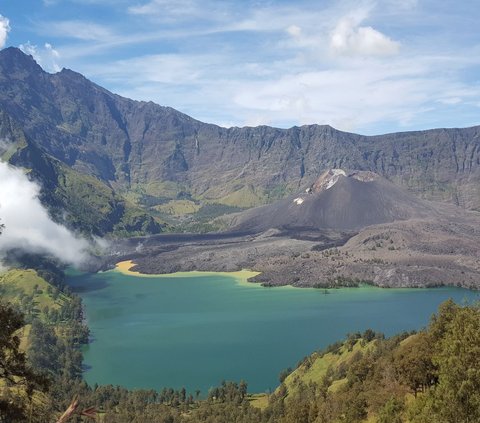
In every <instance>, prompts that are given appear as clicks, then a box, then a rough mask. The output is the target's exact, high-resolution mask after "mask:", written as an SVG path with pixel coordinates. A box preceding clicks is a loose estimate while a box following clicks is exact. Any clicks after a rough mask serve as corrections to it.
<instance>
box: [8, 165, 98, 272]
mask: <svg viewBox="0 0 480 423" xmlns="http://www.w3.org/2000/svg"><path fill="white" fill-rule="evenodd" d="M0 188H1V189H0V218H1V222H2V223H3V224H5V229H4V231H3V234H2V235H0V255H1V254H4V253H6V252H7V251H8V250H9V249H14V248H20V249H23V250H25V251H28V252H34V253H46V254H49V255H53V256H55V257H57V258H58V259H59V260H61V261H63V262H65V263H69V264H74V265H79V264H81V263H82V261H83V260H84V259H85V258H86V256H87V254H86V251H87V249H88V247H89V244H88V242H87V241H85V240H83V239H80V238H78V237H76V236H74V235H73V234H72V233H71V232H70V231H68V230H67V229H66V228H65V227H63V226H61V225H59V224H57V223H55V222H53V221H52V220H51V219H50V217H49V215H48V213H47V211H46V210H45V208H44V207H43V206H42V204H41V203H40V200H39V199H38V195H39V192H40V188H39V186H38V185H37V184H36V183H34V182H31V181H29V180H28V178H27V176H26V175H25V174H24V173H23V172H22V171H21V170H20V169H16V168H13V167H11V166H9V165H8V164H6V163H4V162H0Z"/></svg>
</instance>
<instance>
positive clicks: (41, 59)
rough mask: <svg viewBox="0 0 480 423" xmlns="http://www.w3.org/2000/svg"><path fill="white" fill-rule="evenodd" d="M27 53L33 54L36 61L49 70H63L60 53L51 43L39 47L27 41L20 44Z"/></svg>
mask: <svg viewBox="0 0 480 423" xmlns="http://www.w3.org/2000/svg"><path fill="white" fill-rule="evenodd" d="M18 47H19V48H20V50H22V51H23V52H24V53H25V54H29V55H31V56H32V57H33V58H34V59H35V61H36V62H37V63H38V64H39V65H40V66H41V67H42V68H43V69H45V70H46V71H47V72H59V71H60V70H61V67H60V65H59V64H58V60H59V59H60V53H59V52H58V51H57V50H56V49H54V48H53V46H52V45H51V44H50V43H45V44H44V45H43V47H38V46H36V45H33V44H31V43H30V41H27V42H26V43H25V44H20V45H19V46H18Z"/></svg>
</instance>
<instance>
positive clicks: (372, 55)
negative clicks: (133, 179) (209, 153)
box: [36, 0, 480, 133]
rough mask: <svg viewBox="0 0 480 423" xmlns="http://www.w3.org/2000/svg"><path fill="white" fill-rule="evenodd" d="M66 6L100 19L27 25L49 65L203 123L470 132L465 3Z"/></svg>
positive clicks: (474, 98)
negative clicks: (48, 53) (48, 50)
mask: <svg viewBox="0 0 480 423" xmlns="http://www.w3.org/2000/svg"><path fill="white" fill-rule="evenodd" d="M68 2H69V3H70V4H82V8H81V9H76V10H77V12H78V11H79V10H82V11H83V10H88V9H89V7H90V6H89V7H87V6H88V4H91V5H92V6H91V8H92V10H95V12H96V11H99V10H100V11H101V13H103V17H102V19H101V20H100V18H99V17H98V16H97V14H96V13H95V14H93V13H92V14H90V15H88V14H85V15H83V14H80V15H78V16H75V18H74V19H65V20H54V19H51V18H49V19H46V20H45V21H44V23H43V24H42V25H37V27H36V30H37V31H38V33H39V34H41V36H42V37H44V38H45V39H48V40H52V41H54V42H55V50H56V51H57V52H58V53H59V57H58V58H57V60H58V61H61V62H62V65H64V66H68V67H70V68H72V69H76V70H78V71H80V72H82V73H84V74H86V76H87V77H90V78H92V79H93V80H94V81H95V82H97V83H99V84H101V85H104V86H106V87H107V88H109V89H111V90H113V91H115V92H119V93H120V94H122V95H125V96H129V97H133V98H135V99H139V100H153V101H155V102H158V103H160V104H163V105H169V106H172V107H175V108H178V109H180V110H181V111H183V112H186V113H188V114H191V115H192V116H194V117H196V118H199V119H202V120H206V121H210V122H213V123H221V124H230V125H243V124H260V123H269V124H273V125H277V126H282V127H285V126H290V125H294V124H303V123H330V124H333V125H336V126H338V127H339V128H340V129H348V130H354V131H363V132H365V133H375V132H378V131H382V132H383V131H385V130H392V131H393V130H399V129H409V128H411V129H414V128H421V127H429V126H445V125H447V126H448V125H449V124H450V125H459V124H460V125H461V124H462V123H461V122H463V124H465V125H468V124H470V123H473V122H476V120H475V119H476V117H475V116H476V115H477V113H478V107H477V106H476V105H477V104H480V97H479V92H478V82H477V78H476V76H475V75H478V71H480V63H479V60H478V57H480V55H479V54H478V53H479V51H478V50H479V47H478V46H480V36H478V35H476V32H475V30H474V29H475V28H476V22H477V20H476V19H475V15H476V14H477V15H479V14H480V12H478V11H477V9H476V8H475V7H474V6H473V5H472V4H471V3H470V2H465V3H462V4H458V3H454V2H453V1H452V2H451V1H450V0H446V2H445V3H442V4H441V5H440V4H433V3H431V2H419V1H418V0H406V1H401V0H360V1H353V0H342V1H341V2H337V1H325V2H321V3H320V2H313V1H311V0H299V2H295V3H292V2H284V1H276V0H273V1H262V0H245V2H233V1H225V2H218V1H213V0H204V1H200V0H179V1H178V2H173V1H169V0H137V1H136V2H131V1H123V0H119V1H117V2H113V1H112V0H68ZM56 7H60V3H59V4H58V5H57V6H56ZM109 15H114V16H115V18H112V19H108V16H109ZM64 16H65V13H63V14H62V17H64ZM106 17H107V18H106ZM477 17H480V16H477ZM452 27H455V28H456V29H455V31H454V30H452ZM459 28H465V30H464V31H462V30H459ZM37 44H38V45H43V44H42V43H37ZM52 44H53V43H52ZM93 57H94V60H93Z"/></svg>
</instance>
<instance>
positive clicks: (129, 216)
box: [0, 111, 162, 236]
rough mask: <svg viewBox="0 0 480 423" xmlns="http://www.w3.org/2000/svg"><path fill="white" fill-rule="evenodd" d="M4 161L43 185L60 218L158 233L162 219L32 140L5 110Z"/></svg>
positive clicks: (72, 223)
mask: <svg viewBox="0 0 480 423" xmlns="http://www.w3.org/2000/svg"><path fill="white" fill-rule="evenodd" d="M0 136H1V138H2V139H3V140H4V142H3V144H2V145H0V153H1V156H2V158H3V160H8V161H9V163H11V164H12V165H15V166H18V167H22V168H24V169H26V171H27V172H29V174H30V176H31V177H32V178H33V179H34V180H36V181H38V182H39V184H40V186H41V187H42V193H41V200H42V202H43V203H44V204H45V205H46V206H47V208H48V209H49V211H50V213H51V214H52V215H53V217H54V218H55V220H57V221H59V222H62V223H66V224H67V226H68V227H70V228H71V229H74V230H76V231H80V232H83V233H85V234H92V235H97V236H104V235H107V234H110V235H116V236H126V235H130V236H131V235H144V234H154V233H158V232H160V231H161V230H162V224H161V222H159V221H157V220H156V219H154V218H153V217H152V216H150V215H149V214H147V213H146V212H145V211H143V210H142V209H140V208H138V207H137V206H135V205H133V204H131V203H130V202H129V201H127V200H126V199H124V198H123V197H122V196H121V195H118V194H117V193H116V192H115V191H114V190H113V189H112V188H111V187H109V186H108V185H107V184H105V183H104V182H102V181H100V180H99V179H97V178H95V177H94V176H91V175H87V174H82V173H80V172H78V171H76V170H74V169H72V168H70V167H69V166H68V165H66V164H65V163H63V162H61V161H59V160H57V159H54V158H53V157H51V156H50V155H48V154H47V153H45V152H44V151H42V150H41V149H40V148H39V147H38V146H36V145H35V144H34V143H32V142H31V141H30V140H29V139H28V137H27V136H26V135H25V133H24V132H23V131H22V129H21V128H20V126H19V125H18V124H17V123H16V122H15V121H14V120H13V119H11V118H10V116H8V115H7V114H6V113H5V112H2V111H0Z"/></svg>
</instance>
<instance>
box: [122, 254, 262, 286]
mask: <svg viewBox="0 0 480 423" xmlns="http://www.w3.org/2000/svg"><path fill="white" fill-rule="evenodd" d="M133 266H135V262H134V261H133V260H125V261H121V262H118V263H117V264H116V265H115V270H114V271H116V272H120V273H122V274H124V275H130V276H137V277H142V278H182V277H183V278H184V277H195V276H229V277H232V278H235V279H236V281H237V283H238V284H240V285H245V286H250V287H260V288H262V285H261V284H259V283H251V282H248V279H250V278H253V277H254V276H257V275H259V274H260V272H253V271H251V270H246V269H244V270H239V271H237V272H199V271H193V272H175V273H163V274H155V275H149V274H145V273H140V272H137V271H134V270H130V269H131V268H132V267H133Z"/></svg>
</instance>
